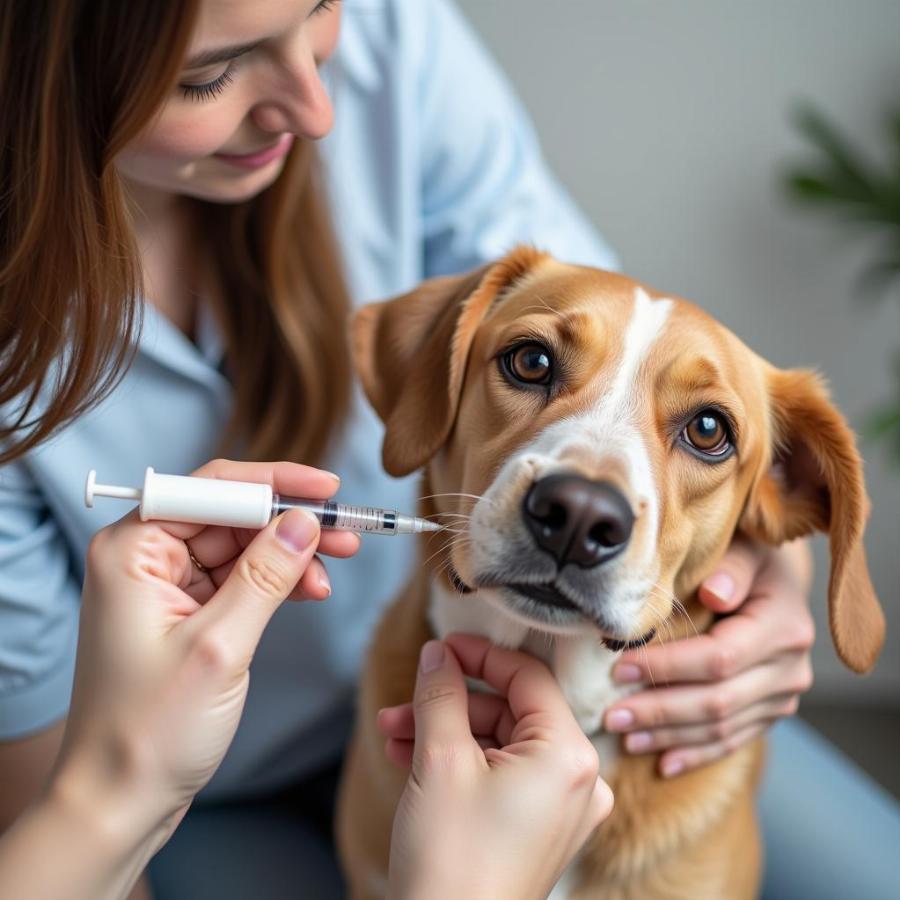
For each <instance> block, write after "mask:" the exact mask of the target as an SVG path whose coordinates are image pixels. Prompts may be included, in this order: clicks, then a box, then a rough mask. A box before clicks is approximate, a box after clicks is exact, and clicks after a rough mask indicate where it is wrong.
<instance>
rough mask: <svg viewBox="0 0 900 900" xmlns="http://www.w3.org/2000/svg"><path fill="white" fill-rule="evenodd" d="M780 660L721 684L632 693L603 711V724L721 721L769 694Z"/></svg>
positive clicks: (614, 727)
mask: <svg viewBox="0 0 900 900" xmlns="http://www.w3.org/2000/svg"><path fill="white" fill-rule="evenodd" d="M781 663H782V660H780V659H779V660H777V661H776V662H773V663H772V664H770V665H765V666H756V667H754V668H752V669H749V670H747V671H746V672H742V673H741V674H740V675H737V676H736V677H734V678H730V679H728V680H727V681H724V682H722V683H721V684H716V685H679V686H676V687H669V688H654V689H652V690H649V691H641V693H639V694H632V695H631V696H630V697H628V698H627V699H625V700H623V701H621V702H620V703H617V704H615V705H614V706H612V707H610V709H608V710H607V711H606V713H605V714H604V720H603V721H604V727H605V728H606V730H607V731H611V732H622V731H636V730H639V729H648V728H664V727H672V726H680V725H702V724H707V723H710V722H721V721H724V720H725V719H727V718H728V717H730V716H733V715H735V713H737V712H738V711H740V710H742V709H744V708H745V707H747V706H749V705H751V704H752V703H756V702H758V701H760V700H762V699H764V698H765V697H767V696H770V695H771V694H772V685H773V684H778V681H779V678H778V673H779V672H780V671H781V668H782V666H781ZM780 690H784V688H780Z"/></svg>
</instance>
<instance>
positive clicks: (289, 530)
mask: <svg viewBox="0 0 900 900" xmlns="http://www.w3.org/2000/svg"><path fill="white" fill-rule="evenodd" d="M318 533H319V523H318V522H317V521H316V520H315V519H314V518H313V517H312V516H311V515H310V514H309V513H307V512H304V511H303V510H301V509H291V510H288V512H286V513H285V514H284V515H283V516H282V517H281V520H280V521H279V523H278V527H277V528H276V529H275V536H276V537H277V538H278V540H280V541H281V543H282V544H284V546H285V547H287V548H288V550H291V551H293V552H294V553H299V552H300V551H301V550H305V549H306V548H307V547H308V546H309V545H310V544H311V543H312V542H313V541H314V540H315V538H316V535H317V534H318Z"/></svg>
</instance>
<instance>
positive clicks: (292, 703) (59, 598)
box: [0, 0, 812, 897]
mask: <svg viewBox="0 0 900 900" xmlns="http://www.w3.org/2000/svg"><path fill="white" fill-rule="evenodd" d="M342 8H343V9H342ZM342 11H343V16H344V22H343V26H341V15H342ZM0 15H2V16H3V19H2V23H3V28H2V29H0V40H2V41H3V47H2V52H0V69H2V71H3V73H4V77H3V79H2V81H0V84H2V85H3V88H2V90H3V91H4V98H3V103H2V104H0V117H2V119H0V122H2V125H0V154H2V166H0V171H2V173H3V174H2V176H0V177H2V178H3V183H2V189H0V196H3V197H4V198H8V199H6V200H5V203H6V204H7V205H6V206H5V207H4V208H3V216H4V218H3V226H2V232H3V238H2V240H3V244H2V247H3V250H2V254H3V255H2V272H3V276H2V281H0V290H2V295H0V323H2V324H0V329H3V331H2V342H0V346H3V347H4V348H8V349H5V356H4V360H3V361H4V370H3V378H2V380H0V403H2V404H4V409H3V412H4V426H5V430H4V432H3V437H4V439H5V453H4V456H3V459H4V460H5V461H7V462H8V464H7V465H6V466H5V467H4V469H3V472H2V475H3V480H2V497H0V503H2V506H0V516H2V520H3V522H4V531H3V535H2V538H3V545H2V565H0V669H2V678H0V736H2V737H3V738H4V739H5V743H4V744H3V745H2V747H0V771H3V772H6V773H9V775H10V789H9V790H4V791H2V792H0V796H2V798H3V799H2V801H0V803H2V809H0V814H2V815H3V816H4V817H5V820H6V821H7V822H8V821H10V820H11V819H12V818H13V817H14V816H15V815H16V814H17V812H18V811H19V810H20V809H21V808H22V806H23V805H24V804H25V803H26V802H27V801H28V799H29V798H30V797H31V796H33V794H34V793H35V792H36V791H37V788H38V785H39V784H40V783H41V781H42V780H43V778H44V776H45V774H46V771H47V770H48V769H49V767H50V765H51V763H52V760H53V759H54V757H55V755H56V752H57V749H58V746H59V741H60V736H61V733H62V728H63V724H62V719H63V717H64V716H65V714H66V709H67V704H68V694H69V686H70V683H71V678H72V674H71V672H72V665H73V660H74V647H75V641H74V635H75V631H76V623H77V608H78V597H79V594H80V587H81V580H82V576H83V572H82V570H81V565H80V563H79V560H81V559H83V557H84V553H85V550H86V548H87V545H88V541H89V539H90V536H91V534H92V533H93V532H94V531H95V530H96V528H97V527H99V526H100V525H102V524H105V521H109V518H111V517H112V515H113V511H112V510H111V509H110V510H109V511H108V512H107V517H108V518H107V519H106V520H104V519H103V517H102V515H100V514H97V512H96V511H92V512H88V511H86V510H84V508H83V504H82V502H81V488H80V485H81V483H82V478H83V476H84V473H85V472H86V471H87V469H89V468H97V469H98V470H99V472H100V475H101V477H102V478H103V479H104V480H109V481H113V480H118V481H120V482H124V483H128V482H132V483H134V482H136V481H137V479H138V478H139V475H140V473H141V472H142V470H143V468H144V467H145V466H146V465H148V464H151V465H154V466H155V467H156V468H157V469H158V470H160V471H170V472H186V471H190V470H191V469H193V468H196V466H198V465H199V464H200V463H201V462H202V461H203V460H204V459H208V458H209V457H210V456H212V455H214V454H215V453H217V452H220V451H223V452H228V453H230V454H235V455H236V454H238V453H239V454H240V455H242V456H244V457H255V458H269V459H273V458H289V459H296V460H302V461H304V462H308V463H318V462H321V463H323V464H324V465H326V466H327V467H328V468H330V469H332V470H333V471H336V472H339V473H340V474H341V475H342V477H343V492H342V497H344V498H345V499H347V500H348V501H350V500H353V499H354V498H355V499H357V500H360V501H364V502H367V503H373V504H380V505H385V506H395V507H400V508H407V509H409V508H412V507H413V505H414V499H415V491H414V485H413V483H412V482H411V481H407V482H404V483H400V484H396V483H390V482H388V480H387V478H386V476H384V475H383V473H381V471H380V467H379V465H378V453H377V446H378V442H379V429H378V427H377V425H376V423H375V421H374V417H373V415H372V413H371V412H370V411H369V410H368V409H367V408H366V407H365V406H364V404H363V403H362V402H361V401H360V399H359V397H358V395H356V394H355V393H352V392H351V391H350V389H349V387H348V380H349V375H348V371H349V363H348V360H347V355H346V350H345V348H344V345H343V333H344V330H343V329H344V321H345V316H346V310H347V306H348V303H349V300H348V295H349V297H351V298H353V302H363V301H365V300H368V299H374V298H376V297H380V296H384V295H388V294H391V293H397V292H400V291H401V290H404V289H406V288H408V287H410V286H411V285H412V284H414V283H415V282H417V281H418V280H420V279H421V278H423V277H427V276H429V275H433V274H438V273H440V272H447V271H453V270H459V269H463V268H467V267H470V266H474V265H476V264H477V263H479V262H481V261H483V260H485V259H488V258H491V257H493V256H495V255H497V254H498V253H500V252H501V251H502V250H504V249H505V248H506V247H508V246H509V245H510V244H512V243H514V242H515V241H518V240H531V241H533V242H535V243H537V244H540V245H541V246H544V247H546V248H547V249H549V250H551V251H555V252H557V253H558V254H559V255H561V256H563V257H566V258H569V259H572V260H577V261H582V262H590V263H593V264H598V265H612V264H613V263H614V260H613V258H612V256H611V254H610V253H609V252H608V250H607V249H606V248H605V246H604V245H603V244H602V242H600V241H599V239H598V238H597V237H596V236H595V235H594V234H593V232H592V231H591V229H590V227H589V226H588V225H587V223H586V222H585V221H584V219H583V218H582V217H581V216H580V214H579V213H578V212H577V210H576V209H575V208H574V207H573V206H572V204H571V202H570V201H569V200H568V198H567V197H566V196H565V194H564V193H563V192H562V191H561V190H560V188H559V187H558V186H557V185H556V183H555V182H554V180H553V178H552V176H551V175H550V174H549V173H548V172H547V170H546V167H545V166H544V164H543V162H542V161H541V158H540V155H539V152H538V149H537V146H536V143H535V140H534V136H533V134H532V132H531V130H530V128H529V126H528V124H527V122H526V120H525V119H524V117H523V115H522V113H521V111H520V110H519V108H518V106H517V104H516V102H515V100H514V99H513V98H512V96H511V94H510V93H509V91H508V89H507V87H506V85H505V83H504V81H503V79H502V77H501V76H500V75H499V73H498V72H497V71H496V69H495V68H494V67H493V65H492V64H491V63H490V61H489V60H487V59H486V57H485V55H484V54H483V52H482V51H481V50H480V48H479V46H478V44H477V42H476V41H474V39H473V38H472V36H471V35H470V33H469V32H468V31H467V29H466V28H465V26H464V24H463V23H462V22H461V21H460V19H459V17H458V16H457V15H456V13H455V12H454V10H453V8H452V7H451V6H450V5H449V3H447V2H446V0H416V2H414V0H365V2H363V0H359V2H354V0H345V2H344V3H336V2H332V0H324V2H320V3H314V2H312V0H302V2H301V0H296V2H292V3H286V2H283V0H254V2H252V3H249V2H247V3H240V2H234V0H202V2H201V0H197V2H194V3H182V4H168V5H163V4H155V3H150V2H137V0H135V2H131V3H129V4H127V5H124V4H107V3H103V2H99V0H97V2H94V3H87V4H75V3H70V2H60V0H57V2H52V3H51V2H49V0H47V2H44V3H40V2H28V3H26V2H24V0H22V2H16V3H11V4H10V3H8V4H6V5H5V6H4V9H3V11H2V13H0ZM340 27H343V35H342V39H341V48H340V53H339V54H338V58H337V59H335V60H333V61H332V63H333V64H332V66H331V68H330V69H329V70H328V72H327V78H328V82H329V87H330V90H331V93H332V94H333V98H332V97H330V96H329V93H328V91H326V88H325V85H324V84H323V81H322V74H321V73H320V70H319V65H320V64H321V63H323V62H324V61H325V60H326V59H327V58H328V57H329V56H330V55H331V54H332V52H333V51H334V49H335V47H336V45H337V41H338V31H339V28H340ZM332 102H333V104H334V105H333V107H332ZM333 114H334V115H336V117H335V118H334V121H333ZM326 134H327V135H328V137H327V138H326V139H325V140H323V141H322V142H321V144H320V148H321V155H322V158H323V162H324V166H323V176H324V177H323V178H321V179H320V177H319V174H318V167H317V162H316V159H315V157H314V152H313V141H315V140H317V139H321V138H323V137H324V136H325V135H326ZM323 184H327V187H328V194H329V195H330V205H329V208H328V209H326V207H325V204H324V201H323V194H322V187H323ZM329 211H330V218H331V219H332V220H333V225H334V233H335V234H336V236H337V238H338V240H339V248H340V249H337V247H336V245H335V243H334V242H333V241H332V240H331V237H330V235H331V223H329ZM342 276H345V277H344V278H342ZM344 284H346V288H345V287H343V285H344ZM26 297H27V298H28V303H27V304H26V303H23V299H22V298H26ZM139 315H141V316H142V318H143V321H142V324H141V328H140V332H139V337H138V338H137V339H136V340H135V341H133V342H132V343H130V344H129V343H127V342H126V343H124V344H123V342H122V340H121V337H122V335H123V333H124V334H130V335H132V336H133V335H134V334H135V333H136V331H137V326H136V322H137V319H138V317H139ZM126 362H127V363H130V365H129V366H128V367H127V368H125V363H126ZM113 383H114V389H112V390H106V392H105V393H104V389H108V388H109V387H110V385H111V384H113ZM98 394H99V395H102V399H101V400H99V401H98V400H97V396H98ZM51 434H52V436H53V437H52V440H48V437H49V436H50V435H51ZM411 550H412V547H411V546H410V544H409V543H406V544H404V543H402V542H392V544H391V545H389V546H386V545H385V544H384V543H379V544H377V546H376V544H375V542H374V541H372V542H369V543H368V544H365V545H364V546H363V547H362V548H361V550H360V552H359V553H358V554H357V557H356V562H355V563H354V564H349V563H348V564H342V565H340V566H337V567H332V570H331V571H330V572H329V573H326V572H325V569H324V567H322V566H321V565H320V563H318V562H314V563H313V564H312V567H311V574H309V575H308V576H307V580H308V582H309V584H310V590H309V593H310V595H311V596H314V597H319V598H321V597H324V596H326V595H327V594H328V593H329V591H331V592H332V594H333V596H332V597H331V599H330V602H329V603H328V604H325V605H322V606H317V607H316V608H315V609H313V608H312V607H311V606H309V605H301V606H299V607H296V606H292V607H289V608H284V609H282V610H280V611H279V613H278V615H277V619H278V621H277V624H276V626H275V627H273V628H271V629H269V630H268V631H267V632H266V634H265V636H264V637H263V640H262V643H261V646H260V650H259V653H258V655H257V658H256V663H255V667H254V680H253V689H252V690H251V691H250V694H249V696H248V700H247V707H246V711H245V716H244V723H243V726H242V727H241V728H240V729H239V730H238V732H237V734H236V737H235V741H234V744H233V746H232V748H231V750H230V752H229V754H228V756H227V757H226V758H225V760H224V762H223V764H222V766H221V768H220V769H219V771H218V772H217V775H216V777H215V779H213V781H212V782H211V783H210V785H209V787H208V788H207V789H206V790H205V791H204V794H203V797H202V798H201V802H200V803H198V804H197V805H196V806H195V808H194V809H193V810H192V812H191V814H190V815H188V816H187V817H186V819H185V822H184V823H183V825H182V826H181V827H180V828H179V830H178V832H177V834H176V836H175V838H174V840H173V841H171V842H170V843H169V845H168V846H167V848H166V851H165V852H164V853H163V854H162V855H161V856H160V857H159V858H158V859H157V861H156V863H155V874H156V878H157V884H158V885H159V887H160V893H161V895H163V896H165V895H172V896H179V895H190V896H195V897H196V896H202V893H201V892H202V891H203V890H208V891H210V892H215V891H218V896H227V893H225V891H226V890H228V889H230V890H232V891H233V892H234V893H235V894H236V895H237V896H240V895H241V894H242V892H244V891H245V885H244V884H243V883H242V881H241V879H243V878H246V879H247V885H248V887H246V889H251V888H255V889H257V891H258V892H259V893H261V894H263V895H267V896H278V892H279V890H282V889H285V890H288V891H290V890H291V889H293V888H294V886H295V885H296V878H295V877H294V875H293V874H292V872H291V866H292V865H294V866H296V868H297V869H298V870H300V871H303V872H304V873H306V876H305V877H307V878H309V877H310V876H309V874H308V873H310V872H312V871H320V872H321V873H322V876H321V877H322V884H321V888H320V889H321V892H322V895H323V896H328V895H329V893H331V892H333V891H334V890H335V888H334V884H335V881H334V878H335V876H334V868H333V863H332V858H331V852H330V846H329V843H328V839H327V837H323V829H327V827H328V814H329V800H330V794H331V790H332V787H333V779H334V773H335V771H336V769H337V766H338V761H339V756H340V752H341V747H342V745H343V742H344V740H345V737H346V733H347V728H348V722H349V717H350V696H351V692H352V686H353V681H354V676H355V673H356V671H357V666H358V663H359V659H360V655H361V652H362V648H363V647H364V645H365V642H366V639H367V636H368V634H369V633H370V631H371V628H372V626H373V624H374V622H375V620H376V619H377V618H378V615H379V612H380V609H381V608H382V607H383V604H384V603H385V602H387V600H388V599H389V598H390V597H392V596H393V595H394V594H395V593H396V591H397V589H398V588H399V587H400V585H401V584H402V583H403V581H404V580H405V577H406V570H407V567H408V564H409V563H410V560H409V558H408V554H409V553H410V552H411ZM197 556H198V559H199V560H200V562H201V563H203V562H204V560H203V557H202V555H200V554H197ZM751 586H753V592H752V593H753V596H752V598H751V600H749V601H748V602H747V603H746V604H743V601H744V599H745V598H746V597H747V595H748V593H750V589H751ZM807 591H808V565H806V563H805V557H804V551H803V549H802V548H800V549H798V548H788V549H787V550H785V551H782V552H779V553H772V554H770V553H766V552H765V551H763V550H762V549H761V548H756V547H748V546H743V545H742V546H739V547H735V548H733V550H732V552H731V553H730V555H729V556H728V558H727V559H726V560H725V562H724V563H723V566H722V569H721V571H720V572H718V573H716V575H714V576H713V577H712V578H711V579H710V581H708V582H707V585H706V589H705V592H704V594H703V596H704V599H705V600H706V602H708V603H709V604H710V605H711V606H713V608H715V609H716V610H717V611H720V612H728V611H732V610H735V609H737V608H738V607H740V609H739V612H738V613H737V614H736V615H735V616H732V617H730V618H728V619H725V620H723V621H722V622H721V623H719V625H717V627H716V631H715V632H714V633H713V636H712V637H711V638H704V639H703V640H701V641H698V642H685V643H684V644H683V645H681V646H680V647H678V648H676V647H669V648H668V650H667V653H666V654H665V659H663V658H661V657H657V659H655V660H654V659H653V658H652V657H648V661H650V662H653V667H654V671H657V665H659V666H660V667H661V666H663V665H667V667H666V669H665V672H666V676H667V677H668V678H669V679H670V680H672V681H673V682H692V683H695V684H693V685H692V686H682V687H679V686H676V687H671V688H665V689H661V690H657V691H644V692H642V693H641V694H638V695H635V696H634V697H633V698H631V699H630V700H629V701H628V702H627V704H623V705H622V706H621V707H620V708H619V709H616V710H612V711H610V712H609V713H608V716H607V725H608V726H609V727H610V728H617V729H620V730H636V731H637V732H638V735H639V736H638V738H634V737H633V738H631V739H630V740H631V743H632V744H633V746H632V747H631V749H632V750H633V751H634V752H646V750H647V749H648V748H649V749H654V748H664V747H668V748H669V749H668V750H667V752H666V753H665V754H664V756H663V762H662V765H663V768H664V769H668V770H670V771H675V772H677V770H678V769H679V768H685V767H687V766H691V765H697V764H700V763H701V762H703V761H704V760H705V759H709V758H712V757H714V756H715V755H717V754H721V753H723V752H726V750H727V748H728V747H729V746H733V744H734V743H735V742H737V741H742V740H746V739H748V738H749V737H750V736H752V735H753V734H755V733H757V732H758V731H759V730H760V729H761V728H763V727H765V725H766V723H768V722H770V721H771V720H772V719H774V718H777V717H778V716H780V715H783V714H784V713H786V712H790V711H792V710H793V708H794V706H795V703H796V695H797V693H798V692H799V691H801V690H803V689H805V687H808V684H809V674H808V665H809V664H808V650H809V646H810V643H811V640H812V632H811V624H810V618H809V614H808V611H807V610H806V606H805V595H806V593H807ZM742 604H743V605H742ZM640 665H641V661H640V660H630V661H627V660H623V663H622V668H621V669H620V675H621V677H622V678H623V679H624V680H635V679H636V680H646V676H647V671H646V668H640ZM636 667H637V668H636ZM712 697H715V698H716V699H718V700H719V701H721V699H722V698H725V699H727V700H728V705H729V706H730V710H731V714H730V715H729V716H728V717H727V719H726V720H724V721H711V720H710V716H709V714H708V712H707V710H708V709H709V708H710V706H711V703H710V699H711V698H712ZM648 724H649V725H651V726H653V727H647V726H648ZM298 806H299V807H300V808H301V810H302V815H298V814H297V807H298ZM324 833H326V834H327V832H324ZM263 835H265V836H267V839H265V840H264V839H262V837H261V836H263ZM252 836H260V837H261V839H260V841H259V843H260V846H259V847H257V848H255V852H254V853H253V854H249V855H247V856H245V857H243V858H240V859H239V857H238V855H237V854H235V853H233V852H230V851H229V850H228V849H227V848H228V847H229V846H231V845H232V844H233V843H234V842H238V843H240V844H244V843H246V841H248V840H250V839H252ZM204 853H206V854H207V855H206V856H204ZM238 860H239V861H238ZM213 875H215V876H217V877H218V879H219V881H220V882H221V884H217V885H215V886H213V885H212V878H213ZM192 879H199V882H200V884H202V886H203V887H201V886H200V885H198V884H195V883H193V882H192ZM287 885H290V888H287V887H286V886H287ZM282 886H285V887H284V888H282ZM314 893H315V889H314V888H313V887H310V888H309V895H311V896H312V895H314Z"/></svg>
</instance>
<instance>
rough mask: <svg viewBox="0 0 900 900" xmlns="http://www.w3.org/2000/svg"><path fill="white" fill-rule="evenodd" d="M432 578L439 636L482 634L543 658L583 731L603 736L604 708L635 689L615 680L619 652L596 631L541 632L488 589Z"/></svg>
mask: <svg viewBox="0 0 900 900" xmlns="http://www.w3.org/2000/svg"><path fill="white" fill-rule="evenodd" d="M429 581H430V588H429V601H428V622H429V625H430V626H431V629H432V631H433V633H434V635H435V636H436V637H438V638H443V637H446V636H447V635H448V634H452V633H454V632H463V633H466V634H478V635H481V636H483V637H486V638H488V639H489V640H490V641H491V642H492V643H494V644H498V645H500V646H502V647H509V648H511V649H514V650H524V651H526V652H528V653H530V654H531V655H532V656H536V657H538V658H539V659H542V660H543V661H544V662H545V663H546V664H547V666H548V667H549V668H550V670H551V671H552V672H553V674H554V676H555V677H556V680H557V681H558V682H559V685H560V687H561V688H562V692H563V695H564V696H565V698H566V700H567V701H568V702H569V705H570V706H571V708H572V712H573V713H574V714H575V718H576V719H577V721H578V724H579V725H580V726H581V727H582V729H583V730H584V732H585V734H587V735H589V736H591V737H595V736H599V734H600V733H601V732H602V721H603V714H604V712H605V711H606V710H607V709H608V708H609V707H610V706H611V705H612V704H613V703H614V702H615V701H616V700H618V699H620V698H621V697H623V696H625V695H626V694H628V693H630V692H632V691H633V690H634V688H633V687H630V686H627V685H618V684H616V683H615V682H614V681H613V680H612V667H613V665H614V663H615V661H616V660H617V659H618V657H619V656H620V655H621V651H616V652H614V651H612V650H608V649H607V648H606V647H605V646H604V645H603V644H602V643H601V642H600V641H599V640H598V639H597V637H596V635H593V634H590V633H585V634H583V635H556V634H549V633H547V632H544V631H537V630H536V629H534V628H530V627H529V626H528V625H526V624H524V623H520V622H517V621H515V620H514V619H512V618H511V617H510V616H509V615H508V614H507V613H504V612H501V611H500V609H498V606H497V602H498V601H497V600H496V599H495V598H494V597H492V596H491V595H492V593H493V592H492V591H490V590H486V589H481V590H478V591H473V592H472V593H470V594H460V593H458V592H457V591H455V590H452V589H451V588H449V587H447V586H446V585H444V584H443V583H442V582H441V581H440V580H438V579H436V578H434V577H432V578H430V579H429Z"/></svg>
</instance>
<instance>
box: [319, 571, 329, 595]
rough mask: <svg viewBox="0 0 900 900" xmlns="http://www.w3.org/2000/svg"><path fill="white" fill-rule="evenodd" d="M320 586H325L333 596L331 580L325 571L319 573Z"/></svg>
mask: <svg viewBox="0 0 900 900" xmlns="http://www.w3.org/2000/svg"><path fill="white" fill-rule="evenodd" d="M319 587H321V588H324V589H325V590H326V591H327V592H328V596H329V597H330V596H331V580H330V579H329V578H328V576H327V575H326V574H325V573H324V572H322V574H321V575H319Z"/></svg>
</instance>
